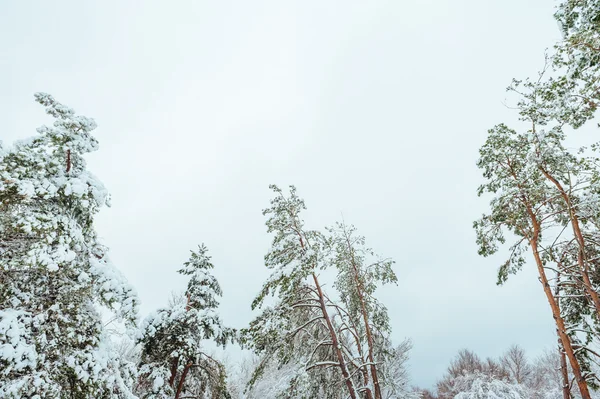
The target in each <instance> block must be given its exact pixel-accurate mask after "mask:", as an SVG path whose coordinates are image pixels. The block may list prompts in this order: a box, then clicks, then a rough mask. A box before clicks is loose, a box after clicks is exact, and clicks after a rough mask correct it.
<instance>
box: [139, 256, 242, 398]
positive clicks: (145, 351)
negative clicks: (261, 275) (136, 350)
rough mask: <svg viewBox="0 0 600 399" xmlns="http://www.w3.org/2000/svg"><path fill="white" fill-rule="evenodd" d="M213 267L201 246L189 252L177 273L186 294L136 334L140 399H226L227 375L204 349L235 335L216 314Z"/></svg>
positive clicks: (218, 290)
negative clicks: (185, 281) (209, 342)
mask: <svg viewBox="0 0 600 399" xmlns="http://www.w3.org/2000/svg"><path fill="white" fill-rule="evenodd" d="M213 268H214V265H213V264H212V263H211V258H210V256H209V255H208V250H207V248H206V247H205V246H204V245H201V246H199V247H198V251H197V252H194V251H192V254H191V256H190V259H189V260H188V261H187V262H185V263H184V266H183V268H181V269H180V270H178V272H179V273H180V274H182V275H185V276H189V281H188V284H187V289H186V291H185V293H184V295H183V296H182V297H181V298H180V300H179V301H177V302H176V303H174V304H172V306H170V307H168V308H164V309H159V310H158V311H157V312H155V313H154V314H152V315H150V316H149V317H148V318H146V319H145V320H144V322H143V324H142V326H141V328H140V333H139V336H138V343H139V344H140V346H141V357H140V364H139V367H140V377H141V379H140V385H139V387H138V392H139V394H140V396H141V397H143V398H152V399H159V398H160V399H163V398H165V399H166V398H175V399H179V398H181V397H190V396H191V397H206V398H211V399H226V398H229V393H228V392H227V386H226V381H225V369H224V366H223V364H222V363H221V362H219V361H218V360H216V359H214V358H213V357H212V356H210V355H209V354H207V353H206V350H205V349H204V347H203V345H202V343H203V341H205V340H212V341H214V342H215V343H216V344H218V345H221V346H225V344H226V343H227V342H228V341H232V342H233V340H234V339H235V331H234V330H232V329H230V328H227V327H224V326H223V323H222V321H221V318H220V317H219V315H218V313H217V308H218V306H219V302H218V298H219V297H220V296H222V294H223V293H222V291H221V287H220V285H219V283H218V281H217V279H216V278H215V277H214V276H213V275H212V274H211V273H210V271H211V269H213Z"/></svg>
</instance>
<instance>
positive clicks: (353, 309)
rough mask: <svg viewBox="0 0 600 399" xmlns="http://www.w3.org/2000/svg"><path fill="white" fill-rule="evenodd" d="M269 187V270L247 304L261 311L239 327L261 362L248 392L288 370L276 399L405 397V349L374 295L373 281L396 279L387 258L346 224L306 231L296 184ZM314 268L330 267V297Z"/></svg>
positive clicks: (267, 257)
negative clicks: (395, 342) (269, 301)
mask: <svg viewBox="0 0 600 399" xmlns="http://www.w3.org/2000/svg"><path fill="white" fill-rule="evenodd" d="M271 189H272V190H273V191H274V192H275V194H276V196H275V198H274V199H273V200H272V201H271V207H270V208H268V209H266V210H264V211H263V213H264V214H265V215H268V216H269V219H268V220H267V227H268V231H269V232H271V233H274V238H273V244H272V248H271V250H270V251H269V253H268V254H267V255H266V256H265V263H266V265H267V267H269V268H270V269H272V270H273V272H272V274H271V276H270V277H269V278H268V279H267V282H266V283H265V284H264V286H263V289H262V291H261V292H260V294H259V295H258V296H257V298H256V299H255V301H254V303H253V309H256V308H261V309H262V313H261V314H260V315H259V316H258V317H257V318H256V319H255V320H254V321H253V322H252V323H251V325H250V327H249V328H248V329H246V330H244V332H243V342H244V344H245V345H246V347H248V348H250V349H252V350H254V352H255V353H257V354H258V355H259V356H260V359H261V362H260V363H259V365H258V367H257V368H256V370H255V373H254V376H253V377H252V378H251V379H250V383H249V387H250V390H252V388H253V387H254V385H255V384H256V383H257V381H259V380H260V379H261V378H262V376H263V375H264V373H265V372H266V370H270V369H272V368H273V367H278V368H282V369H285V370H287V373H288V375H287V377H286V378H285V381H287V385H286V386H287V388H286V389H285V391H284V392H281V393H280V394H279V397H282V398H311V397H323V398H338V397H351V398H367V399H372V398H377V399H379V398H383V397H384V396H383V395H384V393H385V394H386V395H387V396H386V397H409V396H410V394H409V393H408V389H407V387H406V380H405V379H404V377H405V374H403V373H402V370H403V366H402V364H403V362H400V361H401V359H402V356H401V354H404V353H406V351H402V350H400V349H399V348H394V347H393V346H392V344H391V342H390V340H389V333H390V327H389V319H388V315H387V310H386V308H385V306H383V305H382V304H381V303H379V302H378V301H377V300H376V298H375V297H374V292H375V290H376V288H377V287H378V286H379V285H380V284H385V283H389V282H395V281H396V275H395V274H394V272H393V270H392V268H391V265H392V264H393V262H392V261H391V260H388V259H380V258H379V257H377V256H376V255H375V254H374V253H373V251H372V250H370V249H368V248H366V247H365V242H364V241H365V240H364V238H363V237H360V236H356V235H355V234H354V233H355V229H354V227H347V226H345V225H344V224H338V225H336V226H335V227H333V228H330V229H327V232H328V234H323V233H320V232H319V231H316V230H308V229H306V228H305V227H304V221H303V220H302V219H301V217H300V212H301V211H302V210H304V209H306V207H305V205H304V201H303V200H302V199H301V198H299V197H298V196H297V194H296V189H295V188H294V187H293V186H292V187H291V188H290V194H289V196H286V195H284V193H283V192H282V190H281V189H279V188H278V187H277V186H271ZM322 270H331V271H336V272H337V275H336V279H335V283H334V288H335V289H336V290H335V291H334V293H333V294H334V295H335V297H334V298H331V297H330V296H329V294H328V293H327V292H325V291H324V289H323V283H322V282H321V277H320V275H319V274H320V271H322ZM269 295H276V296H277V298H276V301H275V303H274V305H272V306H266V305H265V301H266V298H267V297H268V296H269ZM337 298H339V299H337ZM404 348H405V347H404ZM405 349H406V348H405ZM393 362H399V364H398V365H393V364H392V363H393ZM291 364H295V365H296V367H290V365H291ZM395 366H396V367H395ZM394 395H397V396H394ZM398 395H400V396H398Z"/></svg>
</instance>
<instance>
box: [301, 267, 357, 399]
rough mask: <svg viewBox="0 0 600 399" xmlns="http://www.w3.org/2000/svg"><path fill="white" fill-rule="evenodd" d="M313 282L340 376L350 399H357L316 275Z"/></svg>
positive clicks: (313, 275)
mask: <svg viewBox="0 0 600 399" xmlns="http://www.w3.org/2000/svg"><path fill="white" fill-rule="evenodd" d="M312 277H313V280H314V282H315V287H316V288H317V293H318V294H319V304H320V306H321V312H322V313H323V318H324V319H325V323H327V328H328V329H329V334H330V335H331V342H332V344H333V349H334V351H335V354H336V356H337V358H338V362H339V363H340V369H341V371H342V376H343V377H344V381H345V383H346V387H347V388H348V393H349V394H350V397H351V398H352V399H357V396H356V391H355V389H354V384H353V383H352V380H351V379H350V374H349V373H348V367H347V366H346V361H345V360H344V355H343V354H342V350H341V349H340V344H339V341H338V339H337V334H336V332H335V329H334V328H333V325H332V324H331V319H330V318H329V313H328V312H327V306H326V305H325V299H324V295H323V291H322V290H321V285H320V284H319V279H318V278H317V275H316V274H314V273H313V274H312Z"/></svg>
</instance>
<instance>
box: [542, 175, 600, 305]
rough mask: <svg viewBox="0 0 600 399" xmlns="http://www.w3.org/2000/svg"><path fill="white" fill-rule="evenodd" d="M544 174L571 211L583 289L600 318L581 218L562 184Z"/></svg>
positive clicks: (598, 298)
mask: <svg viewBox="0 0 600 399" xmlns="http://www.w3.org/2000/svg"><path fill="white" fill-rule="evenodd" d="M541 170H542V173H543V174H544V176H546V178H547V179H548V180H550V181H551V182H552V184H554V185H555V186H556V188H558V191H559V192H560V195H561V197H562V198H563V200H564V201H565V205H566V206H567V209H568V211H569V220H570V221H571V227H572V228H573V234H574V235H575V239H576V240H577V245H578V246H579V251H578V252H577V264H578V265H579V268H580V269H581V277H582V278H583V289H584V291H585V292H586V294H588V296H589V297H590V298H591V299H592V303H593V304H594V308H595V309H596V314H597V315H598V317H600V296H598V293H597V292H596V291H595V290H594V287H593V286H592V281H591V279H590V274H589V267H588V265H587V262H586V261H585V239H584V237H583V233H582V232H581V226H580V223H579V217H578V216H577V214H576V213H575V210H574V209H573V206H572V204H571V198H570V197H569V194H567V192H566V191H565V190H564V188H563V186H562V184H560V182H559V181H558V180H556V179H555V178H554V177H553V176H552V175H550V173H548V172H547V171H546V170H544V169H541Z"/></svg>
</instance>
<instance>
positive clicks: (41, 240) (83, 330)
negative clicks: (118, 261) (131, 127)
mask: <svg viewBox="0 0 600 399" xmlns="http://www.w3.org/2000/svg"><path fill="white" fill-rule="evenodd" d="M35 99H36V101H37V102H39V103H40V104H42V105H43V106H45V107H46V112H47V113H48V114H49V115H51V116H53V117H54V118H55V121H54V124H53V125H52V126H42V127H40V128H38V129H37V131H38V135H37V136H36V137H33V138H30V139H28V140H24V141H21V142H17V143H15V144H14V145H13V146H12V147H8V148H2V149H0V397H2V398H7V399H9V398H24V397H35V398H89V397H97V398H131V397H133V395H132V393H131V386H132V384H133V382H134V381H135V375H136V370H135V368H134V367H133V365H132V364H131V363H128V362H126V361H124V360H122V359H120V358H119V356H118V354H117V353H116V351H115V350H114V349H113V346H112V342H111V339H110V336H109V334H107V333H106V331H104V329H103V323H102V317H101V309H107V310H110V311H112V312H113V313H114V314H115V316H116V317H117V318H119V319H121V320H123V321H124V322H125V323H127V325H128V326H130V327H133V326H135V323H136V317H137V306H138V301H137V297H136V295H135V293H134V291H133V289H132V288H131V287H130V286H129V285H128V284H127V283H126V281H125V280H124V278H123V277H122V276H121V274H120V273H119V272H118V270H117V269H116V268H115V267H114V266H113V265H112V263H111V261H110V259H109V258H108V255H107V252H108V250H107V248H106V247H105V246H103V245H102V244H101V243H100V242H99V241H98V238H97V235H96V231H95V230H94V223H93V222H94V216H95V215H96V214H97V213H98V211H99V210H100V209H101V208H102V206H104V205H107V204H108V198H109V197H108V192H107V191H106V189H105V188H104V186H103V185H102V183H101V182H100V181H99V180H98V179H97V178H96V177H95V176H94V175H92V174H91V173H90V172H89V171H88V170H87V169H86V162H85V159H84V155H85V154H86V153H88V152H91V151H95V150H97V149H98V142H97V141H96V139H95V138H94V137H93V136H92V134H91V132H92V131H93V130H94V129H95V128H96V123H95V122H94V120H93V119H90V118H86V117H84V116H79V115H76V114H75V112H74V111H73V110H72V109H71V108H69V107H66V106H64V105H62V104H60V103H59V102H57V101H56V100H55V99H54V98H53V97H52V96H50V95H48V94H45V93H37V94H35Z"/></svg>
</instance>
